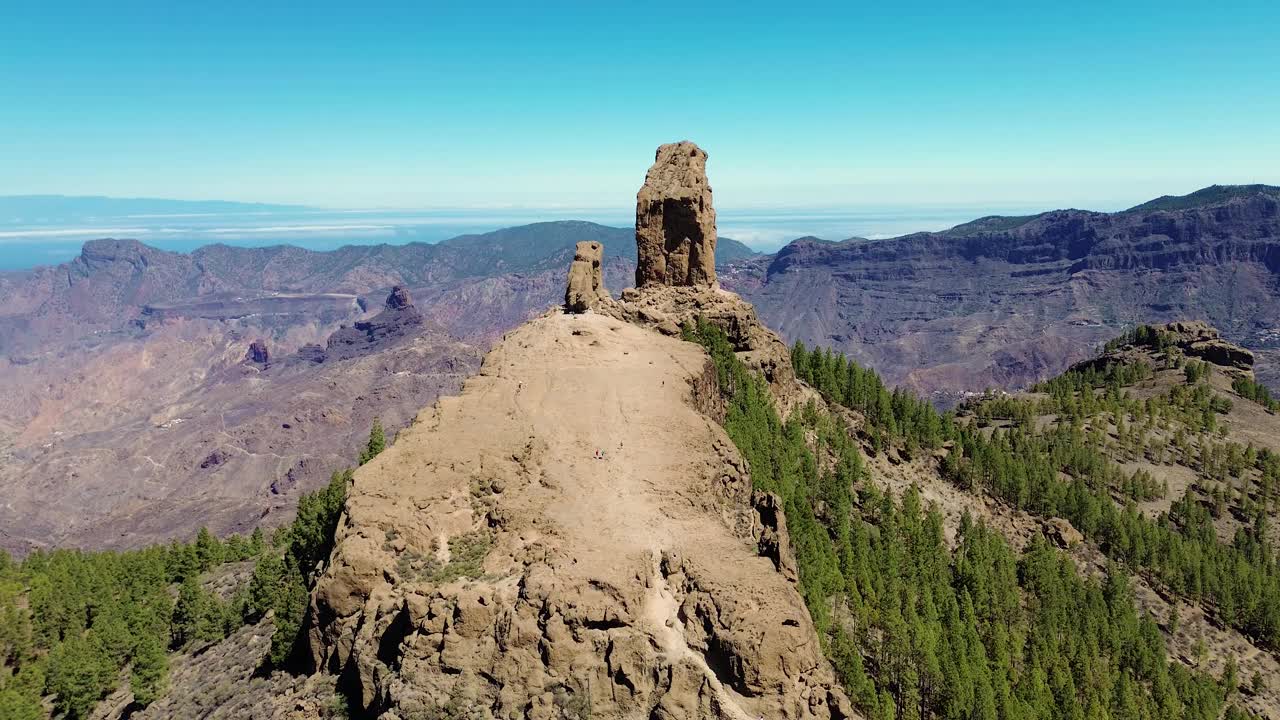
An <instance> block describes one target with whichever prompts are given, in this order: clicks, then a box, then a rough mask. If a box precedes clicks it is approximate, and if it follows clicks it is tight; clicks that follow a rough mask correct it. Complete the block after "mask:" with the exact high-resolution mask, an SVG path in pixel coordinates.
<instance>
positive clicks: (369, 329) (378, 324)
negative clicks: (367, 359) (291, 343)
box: [325, 287, 425, 360]
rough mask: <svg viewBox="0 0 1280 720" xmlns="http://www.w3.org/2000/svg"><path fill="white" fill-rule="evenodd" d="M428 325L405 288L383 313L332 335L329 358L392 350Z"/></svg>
mask: <svg viewBox="0 0 1280 720" xmlns="http://www.w3.org/2000/svg"><path fill="white" fill-rule="evenodd" d="M424 322H425V319H424V318H423V317H422V313H421V312H419V311H418V309H417V308H416V307H414V306H413V301H412V300H410V299H409V293H408V292H407V291H406V290H405V289H404V288H402V287H396V288H393V289H392V291H391V294H389V295H388V296H387V301H386V304H385V305H384V306H383V310H382V312H380V313H378V314H377V315H375V316H374V317H373V318H371V319H369V320H363V321H360V322H357V323H355V324H354V325H352V326H351V327H344V328H342V329H340V330H338V331H337V332H335V333H333V334H332V335H330V336H329V341H328V342H327V343H326V346H325V359H326V360H345V359H348V358H352V357H356V356H358V355H361V354H363V353H367V352H371V351H374V350H377V349H379V348H383V347H388V346H390V345H393V344H395V343H397V342H399V341H402V340H405V339H407V338H411V337H413V336H415V335H417V334H419V333H421V332H422V329H423V324H424Z"/></svg>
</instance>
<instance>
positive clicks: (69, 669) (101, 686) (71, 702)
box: [47, 636, 115, 718]
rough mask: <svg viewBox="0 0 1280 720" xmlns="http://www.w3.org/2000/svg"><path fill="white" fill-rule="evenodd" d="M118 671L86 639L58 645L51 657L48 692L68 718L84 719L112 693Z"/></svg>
mask: <svg viewBox="0 0 1280 720" xmlns="http://www.w3.org/2000/svg"><path fill="white" fill-rule="evenodd" d="M114 672H115V669H114V667H113V666H112V664H111V662H110V660H109V659H108V658H107V657H106V656H105V655H104V654H103V653H102V651H101V649H99V648H98V646H97V645H96V644H95V643H93V642H92V641H90V640H89V639H88V638H86V637H84V636H75V637H71V638H68V639H67V640H65V641H63V642H61V643H59V644H58V646H57V647H55V648H54V649H53V651H52V652H50V653H49V676H48V679H47V683H48V685H47V688H48V690H49V692H50V693H52V694H53V695H54V696H55V698H54V707H56V708H57V709H58V710H60V711H62V712H64V713H66V715H67V717H68V718H82V717H85V716H87V715H88V714H89V711H90V710H92V709H93V706H94V705H95V704H96V703H97V702H98V700H100V699H101V698H102V696H103V695H105V694H106V693H107V691H108V690H109V689H110V684H111V680H112V678H113V675H114Z"/></svg>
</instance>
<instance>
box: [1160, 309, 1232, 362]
mask: <svg viewBox="0 0 1280 720" xmlns="http://www.w3.org/2000/svg"><path fill="white" fill-rule="evenodd" d="M1157 329H1159V330H1161V331H1162V332H1164V333H1166V334H1167V335H1168V336H1169V337H1171V338H1172V339H1173V341H1174V343H1175V344H1176V345H1177V347H1178V348H1179V349H1181V350H1182V352H1183V353H1184V354H1186V355H1189V356H1191V357H1197V358H1200V359H1202V360H1205V361H1206V362H1210V363H1213V364H1214V365H1220V366H1222V367H1225V368H1232V369H1235V370H1241V371H1248V372H1250V373H1252V371H1253V353H1252V352H1250V351H1248V350H1246V349H1245V348H1242V347H1240V346H1239V345H1235V344H1233V343H1229V342H1227V341H1226V340H1223V339H1222V336H1221V335H1220V334H1219V333H1218V330H1217V329H1216V328H1214V327H1212V326H1211V325H1209V324H1208V323H1206V322H1200V321H1190V322H1186V321H1184V322H1173V323H1169V324H1167V325H1162V326H1160V327H1159V328H1157Z"/></svg>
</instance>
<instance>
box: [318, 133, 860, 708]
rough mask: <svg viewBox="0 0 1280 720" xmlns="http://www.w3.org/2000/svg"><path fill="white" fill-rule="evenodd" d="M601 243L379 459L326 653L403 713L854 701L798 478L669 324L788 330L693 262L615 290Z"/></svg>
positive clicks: (349, 678)
mask: <svg viewBox="0 0 1280 720" xmlns="http://www.w3.org/2000/svg"><path fill="white" fill-rule="evenodd" d="M673 147H675V148H678V149H679V150H680V154H681V155H682V157H694V158H695V159H698V155H697V153H698V152H699V151H697V149H696V147H694V146H692V145H691V144H686V145H681V146H663V148H661V149H659V153H658V157H659V161H660V162H661V160H662V158H663V152H664V149H666V150H670V149H671V148H673ZM690 148H692V149H690ZM689 153H693V154H692V155H690V154H689ZM702 157H703V158H705V154H704V155H702ZM691 172H692V175H691V176H688V177H686V179H688V180H691V181H692V183H691V184H694V185H701V186H704V187H705V186H706V177H705V171H704V170H703V169H702V166H701V165H699V167H698V168H697V169H695V170H692V171H691ZM653 176H654V173H653V172H652V171H651V172H650V178H649V179H647V180H646V184H645V188H646V189H648V190H649V192H650V194H651V195H652V197H651V198H650V199H651V201H652V203H653V204H655V205H659V206H661V205H663V204H664V200H663V197H662V192H661V191H660V190H655V189H653V188H651V182H650V181H651V180H652V178H653ZM670 189H671V191H672V192H674V193H677V194H679V193H680V192H681V190H680V187H677V186H673V187H672V188H670ZM645 192H646V190H644V189H642V191H641V195H642V196H643V195H644V194H645ZM707 211H708V212H710V208H709V206H708V207H707ZM638 212H639V211H638ZM709 217H710V218H711V221H710V222H711V233H712V235H714V215H713V214H711V215H709ZM637 227H638V229H637V232H636V238H637V243H638V244H640V245H641V246H642V250H641V257H642V261H641V270H640V271H639V272H638V273H637V277H638V278H639V277H642V276H645V277H648V276H650V275H651V274H652V273H653V272H655V268H653V267H649V264H650V263H652V264H654V265H660V266H662V267H667V268H670V267H671V265H670V264H669V263H670V257H665V258H664V257H658V256H652V257H651V256H648V255H646V253H645V252H644V250H643V246H644V245H645V244H646V243H654V244H655V245H657V246H659V247H668V248H670V247H673V246H676V247H682V248H683V250H682V251H677V252H684V253H686V255H687V256H692V257H697V256H698V250H697V249H694V250H690V249H689V244H688V243H689V241H688V237H687V236H686V235H685V228H683V227H675V228H674V229H673V228H664V232H665V231H668V230H669V231H670V232H671V233H673V235H672V236H671V237H670V238H668V237H664V236H663V233H662V232H659V233H658V234H657V235H654V234H653V233H652V232H650V231H648V230H645V229H643V228H641V227H640V224H639V223H638V224H637ZM672 240H681V241H682V242H683V244H681V242H672ZM600 250H601V248H600V246H599V244H598V243H583V244H581V245H579V247H578V251H577V254H576V257H575V259H574V262H573V266H572V267H571V269H570V272H569V276H568V280H567V283H566V284H567V286H568V287H567V290H566V297H565V301H566V307H565V311H561V310H560V309H556V310H552V311H551V312H550V313H548V314H546V315H544V316H542V317H540V318H538V319H536V320H533V321H531V322H529V323H526V324H525V325H522V326H521V327H520V328H518V329H516V330H515V331H513V332H511V333H508V334H507V335H506V336H505V337H504V338H503V340H502V342H501V343H499V344H498V345H497V346H496V347H495V348H494V349H493V350H492V351H490V353H489V354H488V355H487V356H486V358H485V361H484V365H483V366H482V367H481V370H480V373H479V375H477V376H476V377H474V378H472V379H471V380H468V381H467V383H466V385H465V386H464V388H463V390H462V393H461V394H460V395H458V396H456V397H446V398H442V399H441V400H439V401H438V402H437V403H436V405H435V407H433V408H432V409H430V410H428V411H425V412H424V413H423V414H422V415H420V416H419V417H418V418H417V419H416V420H415V422H414V424H413V425H412V426H411V427H409V428H407V429H406V430H405V431H404V432H403V433H402V434H401V435H400V437H399V438H398V439H397V442H396V444H395V445H394V446H392V447H391V448H389V449H388V450H387V451H385V452H383V453H382V454H381V455H379V456H377V457H376V458H375V459H374V460H373V461H371V462H370V463H369V464H368V465H365V466H364V467H362V468H360V469H359V470H358V471H357V472H356V475H355V479H354V482H353V484H352V485H351V487H350V490H349V493H348V496H347V503H346V507H345V511H344V514H343V517H342V520H341V522H340V524H339V526H338V530H337V533H336V536H335V548H334V551H333V554H332V557H331V558H330V561H329V564H328V567H327V569H326V570H325V572H324V574H323V576H322V577H321V578H320V579H319V581H318V582H317V584H316V587H315V590H314V592H313V594H312V607H311V611H310V618H311V623H312V624H311V631H310V641H311V650H312V663H313V667H314V668H315V669H318V670H323V671H326V672H328V673H330V674H332V675H336V676H339V677H342V678H345V679H346V690H347V692H348V693H349V696H350V697H351V698H352V700H353V701H354V705H355V706H356V707H357V708H358V709H359V710H361V711H362V712H364V713H367V714H369V715H374V716H378V717H386V718H406V717H417V716H422V715H426V716H430V715H432V714H433V713H438V712H439V709H440V708H442V707H444V706H446V705H447V704H448V703H449V702H450V700H451V698H457V697H461V698H465V700H464V702H465V704H467V705H471V706H474V707H477V708H479V709H480V710H481V711H482V713H483V714H484V715H485V716H486V717H488V716H490V715H492V716H494V717H527V718H553V717H577V718H585V717H601V718H625V717H641V716H643V717H652V718H672V719H674V718H711V717H714V718H724V719H726V720H729V719H731V720H750V718H753V717H760V716H766V715H767V716H769V717H785V718H831V717H835V718H844V717H850V716H852V709H851V707H850V705H849V701H848V700H847V698H846V697H845V696H844V693H843V691H841V690H840V689H839V687H838V685H837V684H836V682H835V677H834V674H833V673H832V671H831V669H830V667H829V666H828V665H827V661H826V659H825V657H824V655H823V650H822V647H821V645H820V643H819V641H818V638H817V635H816V633H815V631H814V627H813V625H812V623H811V621H810V619H809V615H808V611H807V609H806V607H805V604H804V601H803V600H802V599H801V597H800V594H799V592H798V591H797V589H796V585H795V583H796V582H797V580H798V576H797V573H796V568H795V560H794V559H793V557H792V551H791V549H790V546H789V541H788V536H787V531H786V525H785V520H784V519H783V518H782V517H781V516H780V514H779V513H778V512H777V506H778V500H777V498H776V497H773V496H769V495H766V494H763V493H759V492H754V491H753V490H752V484H751V479H750V476H749V474H748V472H747V467H746V464H745V462H744V461H743V460H742V458H741V457H740V456H739V455H738V453H737V451H736V450H735V449H734V446H733V443H732V442H731V441H730V440H729V438H728V436H727V435H726V434H725V432H724V430H723V429H722V428H721V427H720V425H719V424H718V423H717V421H716V417H715V415H716V414H718V413H719V412H722V409H721V408H720V405H719V389H718V387H716V384H717V381H716V380H715V376H716V370H715V367H714V365H713V364H711V363H710V361H709V359H708V358H707V356H706V354H705V353H704V352H703V351H702V350H701V349H700V348H699V347H698V346H695V345H692V344H690V343H686V342H682V341H681V340H678V339H675V338H672V337H669V336H670V335H674V334H676V333H677V332H678V329H677V327H676V324H677V323H679V322H681V321H682V320H684V319H687V318H688V317H690V316H692V315H693V314H695V313H698V312H699V310H710V309H711V308H728V309H729V312H727V313H724V312H722V313H720V314H718V315H717V317H718V318H720V319H721V320H722V321H726V322H725V324H726V325H735V326H736V328H735V329H736V330H737V331H738V334H739V335H740V336H741V337H743V338H747V337H752V336H758V335H759V334H760V333H767V331H766V330H764V329H763V328H761V327H759V326H758V325H755V327H754V329H748V328H747V327H745V325H746V323H748V322H751V323H752V324H754V316H753V315H752V314H751V312H750V308H749V307H748V306H745V305H744V304H743V303H742V302H741V300H739V299H738V298H737V297H736V296H733V295H731V294H729V293H725V292H723V291H720V290H718V289H717V288H714V287H709V286H708V283H707V282H706V279H705V278H701V277H695V276H693V275H691V274H689V273H683V274H680V275H679V276H672V277H668V278H667V281H666V282H654V283H651V285H652V287H647V288H642V289H640V290H639V291H636V290H628V291H625V292H624V293H623V299H622V300H621V301H614V300H612V299H611V298H609V297H608V296H607V295H605V294H603V293H600V292H598V291H599V288H600V273H599V263H598V258H599V253H600ZM646 258H647V259H646ZM709 260H710V258H708V261H709ZM712 280H713V279H712ZM667 285H676V286H686V287H667ZM689 285H698V286H699V287H687V286H689ZM646 296H647V297H648V298H649V299H650V301H651V302H649V303H645V302H644V299H645V298H646ZM658 306H661V307H663V308H664V310H657V309H655V308H656V307H658ZM593 308H594V309H595V310H597V311H598V312H590V310H592V309H593ZM620 318H627V319H632V320H635V321H636V322H627V321H626V319H620ZM655 329H656V330H658V332H655ZM775 343H776V344H775V345H773V346H771V347H772V348H773V349H774V350H775V360H776V361H777V362H783V363H785V362H786V349H785V347H783V346H782V345H781V343H779V342H777V341H775ZM759 349H761V350H763V349H764V348H763V347H761V348H759ZM708 378H710V386H708V384H707V383H708ZM764 548H771V549H772V553H771V554H770V553H767V552H764V553H762V549H764Z"/></svg>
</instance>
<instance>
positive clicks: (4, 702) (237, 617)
mask: <svg viewBox="0 0 1280 720" xmlns="http://www.w3.org/2000/svg"><path fill="white" fill-rule="evenodd" d="M385 445H386V440H385V437H384V435H383V431H382V428H381V426H380V425H377V424H375V425H374V428H373V430H372V432H371V433H370V438H369V442H368V444H367V445H366V447H365V449H364V451H363V452H362V453H361V457H360V460H361V462H362V463H363V462H366V461H367V460H369V459H371V458H372V457H373V456H375V455H377V453H378V452H381V450H382V449H383V448H384V447H385ZM351 472H352V471H351V470H349V469H348V470H345V471H342V472H337V473H334V474H333V477H332V478H331V480H330V481H329V484H328V485H327V486H326V487H324V488H322V489H320V490H318V491H316V492H314V493H309V494H306V495H303V496H302V498H301V499H300V500H299V503H298V515H297V517H296V518H295V519H294V521H293V522H292V523H291V524H290V525H288V526H286V527H284V528H281V529H280V530H278V531H276V533H275V534H274V535H273V537H272V540H271V542H270V543H267V542H266V541H265V540H264V538H263V535H262V532H261V530H255V531H254V533H253V535H252V536H251V537H249V538H244V537H242V536H239V535H232V536H230V537H229V538H227V539H225V540H219V539H218V538H216V537H214V536H213V535H212V534H211V533H209V531H208V530H205V529H201V530H200V533H199V534H198V535H197V536H196V539H195V540H194V541H192V542H189V543H181V542H176V541H175V542H173V543H172V544H170V545H168V546H155V547H149V548H146V549H143V550H131V551H127V552H112V551H107V552H85V551H80V550H54V551H52V552H44V551H36V552H33V553H32V554H31V555H29V556H27V557H26V558H24V559H23V560H22V562H20V563H18V562H14V561H13V560H12V559H11V558H10V557H9V556H8V555H7V554H5V553H4V552H3V551H0V718H4V719H5V720H42V719H43V718H45V717H47V713H46V712H45V709H44V707H43V706H42V704H41V701H42V698H43V697H45V696H50V697H52V700H53V708H54V711H55V712H56V713H58V714H60V715H61V716H62V717H65V718H69V719H75V718H82V717H86V716H88V714H89V713H90V711H91V710H92V709H93V708H94V706H95V705H96V704H97V703H98V701H99V700H101V699H102V698H103V697H105V696H106V695H108V694H109V693H111V692H112V691H114V690H115V689H116V688H117V687H118V686H119V685H120V684H121V683H122V682H124V681H125V676H126V674H127V682H128V683H129V686H130V689H131V690H132V693H133V699H134V703H135V705H136V706H138V707H145V706H147V705H149V704H150V703H151V702H153V701H154V700H156V699H157V698H158V697H160V696H161V695H163V694H164V692H165V689H166V687H167V677H168V663H169V656H168V651H169V650H181V649H184V648H188V647H192V646H198V645H200V644H207V643H211V642H216V641H218V640H221V639H222V638H224V637H226V636H227V635H229V634H230V633H231V632H232V631H234V630H235V629H236V628H237V627H240V626H241V625H242V624H244V623H246V622H256V621H258V620H260V619H261V618H262V617H264V616H265V615H266V614H267V613H268V612H272V613H274V615H273V618H274V626H275V633H274V635H273V636H272V642H271V654H270V656H269V662H270V664H271V665H272V666H277V667H278V666H281V665H283V664H284V663H285V662H286V661H287V660H288V659H289V658H290V657H291V655H292V653H293V652H294V648H295V645H296V640H297V638H298V635H299V632H300V629H301V625H302V620H303V617H304V614H305V612H306V607H307V597H308V593H309V591H310V584H311V582H312V578H311V577H310V574H311V572H312V570H313V569H314V568H315V567H316V565H317V563H319V562H320V561H322V560H324V559H326V558H327V557H328V556H329V551H330V550H331V549H332V544H333V531H334V528H335V527H336V526H337V522H338V517H339V515H340V513H341V510H342V503H343V501H344V500H345V498H346V489H347V485H348V484H349V483H350V481H351ZM247 560H253V561H254V562H255V566H254V570H253V575H252V579H251V581H250V582H249V583H248V584H247V585H244V586H242V587H240V588H238V589H236V590H235V592H234V593H232V594H231V595H230V597H226V598H224V597H220V596H218V595H217V594H215V593H213V592H211V591H210V590H208V589H206V587H205V586H204V585H203V584H202V583H201V579H202V577H204V576H205V574H206V573H208V572H210V571H211V570H214V569H216V568H218V567H219V566H222V565H225V564H228V563H236V562H243V561H247Z"/></svg>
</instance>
